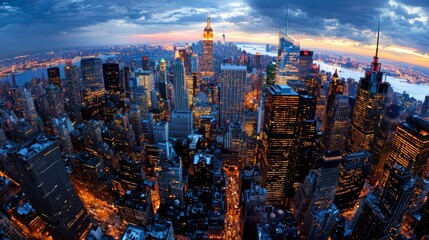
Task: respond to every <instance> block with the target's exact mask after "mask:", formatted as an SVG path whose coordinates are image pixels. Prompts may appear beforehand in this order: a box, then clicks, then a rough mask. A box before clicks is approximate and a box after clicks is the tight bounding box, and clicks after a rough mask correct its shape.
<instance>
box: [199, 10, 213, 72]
mask: <svg viewBox="0 0 429 240" xmlns="http://www.w3.org/2000/svg"><path fill="white" fill-rule="evenodd" d="M201 70H202V72H203V75H204V76H213V75H214V70H213V29H212V28H211V27H210V17H208V18H207V26H206V27H205V28H204V34H203V64H202V69H201Z"/></svg>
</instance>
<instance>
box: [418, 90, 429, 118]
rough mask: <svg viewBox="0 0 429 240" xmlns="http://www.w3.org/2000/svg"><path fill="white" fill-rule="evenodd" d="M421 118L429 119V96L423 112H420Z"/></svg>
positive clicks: (426, 98)
mask: <svg viewBox="0 0 429 240" xmlns="http://www.w3.org/2000/svg"><path fill="white" fill-rule="evenodd" d="M420 116H421V117H429V95H427V96H426V97H425V101H424V102H423V106H422V111H421V112H420Z"/></svg>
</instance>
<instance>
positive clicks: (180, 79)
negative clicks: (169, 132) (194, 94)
mask: <svg viewBox="0 0 429 240" xmlns="http://www.w3.org/2000/svg"><path fill="white" fill-rule="evenodd" d="M173 85H174V103H173V104H174V110H177V111H187V110H189V98H188V91H187V87H186V81H185V67H184V66H183V62H182V59H181V58H176V60H175V61H174V81H173Z"/></svg>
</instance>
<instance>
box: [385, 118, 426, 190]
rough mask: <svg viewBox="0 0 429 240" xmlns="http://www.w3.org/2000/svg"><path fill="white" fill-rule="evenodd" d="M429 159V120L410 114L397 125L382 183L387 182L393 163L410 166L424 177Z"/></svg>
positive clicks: (418, 174) (416, 173)
mask: <svg viewBox="0 0 429 240" xmlns="http://www.w3.org/2000/svg"><path fill="white" fill-rule="evenodd" d="M428 159H429V122H428V121H426V120H424V119H423V118H420V117H418V116H410V117H408V118H407V121H406V122H403V123H400V124H399V125H398V126H397V127H396V131H395V135H394V136H393V143H392V147H391V149H390V154H389V157H388V159H387V161H386V164H385V166H384V169H385V171H384V173H383V176H381V178H382V182H381V184H383V183H385V181H386V180H387V177H388V176H389V175H388V174H389V171H390V169H391V168H392V167H393V165H394V164H395V163H396V162H398V163H399V164H401V165H403V166H405V167H409V166H410V165H412V168H411V172H412V173H413V174H414V175H416V176H419V177H423V176H424V174H425V172H426V171H427V167H428Z"/></svg>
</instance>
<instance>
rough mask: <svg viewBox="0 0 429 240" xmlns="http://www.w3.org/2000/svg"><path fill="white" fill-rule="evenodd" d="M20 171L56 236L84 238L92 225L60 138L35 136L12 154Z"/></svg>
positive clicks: (23, 183) (52, 233)
mask: <svg viewBox="0 0 429 240" xmlns="http://www.w3.org/2000/svg"><path fill="white" fill-rule="evenodd" d="M8 157H10V158H11V159H12V161H13V162H14V164H15V166H16V168H17V169H18V172H19V174H20V176H19V178H20V182H21V184H22V186H23V187H24V189H25V193H26V194H27V196H28V198H29V200H30V202H31V205H32V206H33V207H34V208H35V209H36V211H37V212H38V213H39V216H40V218H42V219H43V220H44V221H45V223H46V226H47V227H48V228H49V232H50V234H51V235H52V237H53V238H54V239H81V238H82V234H83V233H84V232H85V231H86V229H88V228H89V226H90V220H89V217H88V215H87V214H86V212H85V209H84V207H83V204H82V202H81V201H80V199H79V197H78V195H77V194H76V192H75V190H74V189H73V185H72V183H71V182H70V179H69V178H68V176H67V171H66V167H65V165H64V162H63V160H62V157H61V150H60V148H59V146H58V143H57V141H56V140H53V139H48V138H46V137H43V136H41V137H37V138H33V139H32V140H31V141H28V142H26V143H24V144H22V145H21V146H19V147H18V148H16V149H14V150H13V151H11V152H10V153H9V154H8Z"/></svg>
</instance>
